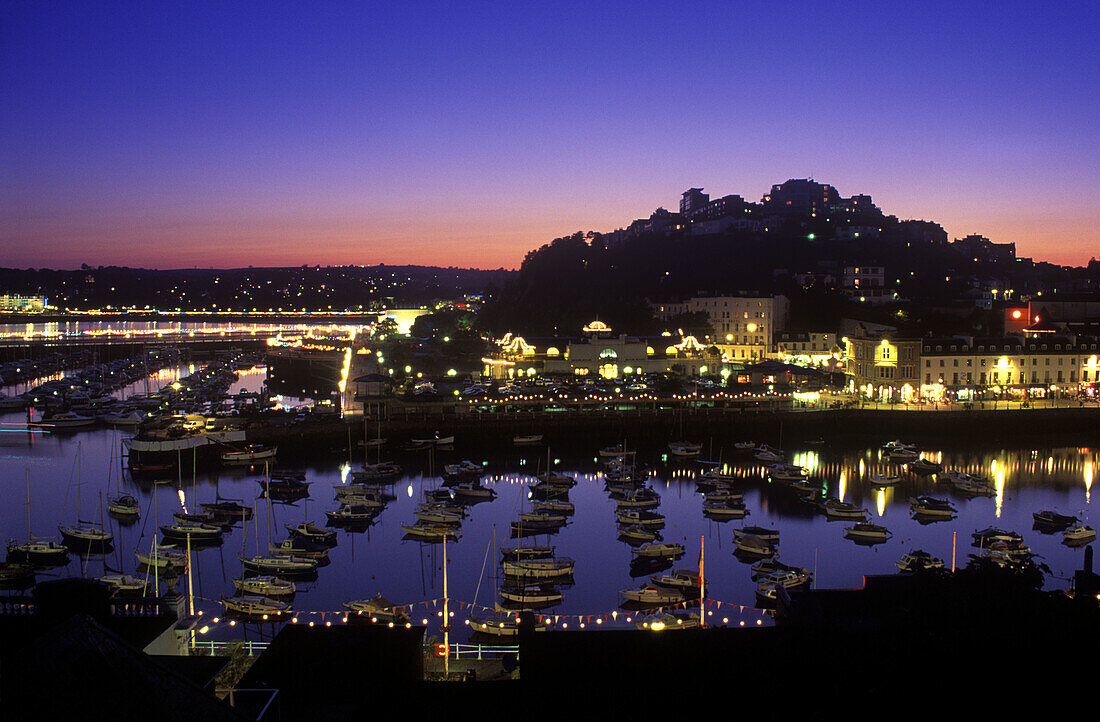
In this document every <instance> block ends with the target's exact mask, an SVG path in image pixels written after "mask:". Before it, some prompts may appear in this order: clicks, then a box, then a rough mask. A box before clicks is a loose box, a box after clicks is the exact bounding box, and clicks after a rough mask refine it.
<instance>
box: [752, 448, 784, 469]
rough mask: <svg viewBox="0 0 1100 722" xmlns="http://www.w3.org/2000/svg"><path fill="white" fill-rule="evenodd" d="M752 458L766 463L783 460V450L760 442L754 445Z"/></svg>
mask: <svg viewBox="0 0 1100 722" xmlns="http://www.w3.org/2000/svg"><path fill="white" fill-rule="evenodd" d="M752 458H754V459H756V460H757V461H762V462H764V463H766V464H771V463H775V462H779V461H783V458H784V457H783V452H782V451H780V450H779V449H774V448H772V447H770V446H768V445H767V444H761V445H760V446H758V447H756V452H755V453H754V454H753V455H752Z"/></svg>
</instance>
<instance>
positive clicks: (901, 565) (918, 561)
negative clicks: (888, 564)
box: [897, 549, 943, 573]
mask: <svg viewBox="0 0 1100 722" xmlns="http://www.w3.org/2000/svg"><path fill="white" fill-rule="evenodd" d="M897 567H898V569H900V570H901V571H902V572H905V573H914V572H922V571H927V570H929V569H943V560H942V559H937V558H936V557H934V556H932V555H931V554H929V553H928V552H926V551H922V550H920V549H916V550H914V551H911V552H908V553H906V554H904V555H902V557H901V559H899V560H898V561H897Z"/></svg>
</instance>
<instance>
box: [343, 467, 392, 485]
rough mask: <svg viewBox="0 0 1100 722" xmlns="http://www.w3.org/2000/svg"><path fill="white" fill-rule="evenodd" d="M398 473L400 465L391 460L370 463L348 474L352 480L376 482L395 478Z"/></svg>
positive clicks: (366, 482) (367, 482) (368, 482)
mask: <svg viewBox="0 0 1100 722" xmlns="http://www.w3.org/2000/svg"><path fill="white" fill-rule="evenodd" d="M400 473H401V467H400V466H398V465H397V464H395V463H393V462H392V461H380V462H378V463H377V464H370V465H369V466H366V467H364V468H363V469H360V470H357V471H353V472H351V474H350V476H351V479H352V481H353V482H361V483H365V484H377V483H379V482H384V481H389V480H391V479H396V478H397V475H398V474H400Z"/></svg>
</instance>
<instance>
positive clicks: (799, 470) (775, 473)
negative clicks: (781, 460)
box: [768, 464, 810, 482]
mask: <svg viewBox="0 0 1100 722" xmlns="http://www.w3.org/2000/svg"><path fill="white" fill-rule="evenodd" d="M809 475H810V472H809V471H807V470H806V469H805V468H803V467H801V466H798V465H796V464H771V465H770V466H768V476H770V477H771V479H772V481H786V482H791V481H801V480H803V479H805V478H806V477H808V476H809Z"/></svg>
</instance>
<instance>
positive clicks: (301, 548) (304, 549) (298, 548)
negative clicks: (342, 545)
mask: <svg viewBox="0 0 1100 722" xmlns="http://www.w3.org/2000/svg"><path fill="white" fill-rule="evenodd" d="M267 550H268V551H269V552H271V553H272V554H276V555H280V556H288V557H300V558H302V559H316V560H317V563H318V564H320V563H321V562H327V561H328V551H329V547H328V546H327V545H325V544H319V543H317V542H312V541H310V540H309V539H306V538H305V537H300V536H291V537H288V538H286V539H283V540H282V541H280V542H277V543H271V544H268V545H267Z"/></svg>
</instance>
